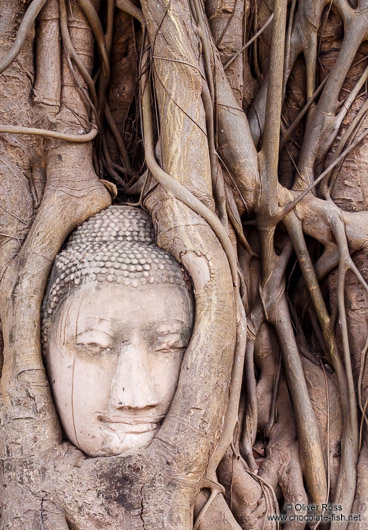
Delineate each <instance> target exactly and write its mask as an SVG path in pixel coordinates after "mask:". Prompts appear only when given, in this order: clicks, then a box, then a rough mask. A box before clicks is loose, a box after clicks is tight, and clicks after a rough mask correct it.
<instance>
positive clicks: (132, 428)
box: [97, 414, 160, 434]
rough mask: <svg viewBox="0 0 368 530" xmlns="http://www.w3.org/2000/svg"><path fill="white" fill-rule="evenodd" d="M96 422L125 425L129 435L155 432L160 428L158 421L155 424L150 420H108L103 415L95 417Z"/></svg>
mask: <svg viewBox="0 0 368 530" xmlns="http://www.w3.org/2000/svg"><path fill="white" fill-rule="evenodd" d="M97 419H98V421H101V422H102V423H108V424H110V425H114V424H115V425H117V424H118V425H125V426H126V427H128V428H129V430H128V429H127V432H129V433H138V434H139V433H145V432H150V431H155V430H156V429H157V428H158V427H159V426H160V421H159V420H158V421H157V420H156V422H153V421H152V420H148V419H145V418H144V419H143V418H139V419H136V420H133V419H125V418H124V419H121V418H109V417H108V416H105V415H103V414H100V415H99V416H97Z"/></svg>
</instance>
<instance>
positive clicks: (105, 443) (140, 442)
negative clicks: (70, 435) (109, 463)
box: [78, 428, 158, 457]
mask: <svg viewBox="0 0 368 530" xmlns="http://www.w3.org/2000/svg"><path fill="white" fill-rule="evenodd" d="M157 432H158V428H157V429H154V430H152V431H149V432H143V433H119V432H110V431H109V430H107V429H106V430H105V429H103V430H101V432H100V436H99V437H98V438H95V439H94V443H91V440H89V441H88V442H89V443H88V444H86V446H85V447H83V445H84V444H83V440H80V439H79V440H78V441H79V448H80V449H82V451H83V452H84V453H86V454H87V455H89V456H92V457H98V456H129V455H132V454H135V453H137V452H138V451H139V450H140V449H145V448H146V447H148V446H149V445H150V443H151V442H152V440H153V438H154V437H155V435H156V434H157ZM87 446H88V447H87Z"/></svg>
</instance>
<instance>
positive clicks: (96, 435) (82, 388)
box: [72, 354, 117, 454]
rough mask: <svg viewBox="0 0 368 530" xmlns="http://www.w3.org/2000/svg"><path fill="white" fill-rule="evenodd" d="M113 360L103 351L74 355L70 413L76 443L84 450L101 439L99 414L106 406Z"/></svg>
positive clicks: (113, 364) (113, 369) (101, 430)
mask: <svg viewBox="0 0 368 530" xmlns="http://www.w3.org/2000/svg"><path fill="white" fill-rule="evenodd" d="M116 366H117V360H116V359H115V358H114V357H113V356H112V355H109V354H107V355H106V356H101V357H96V358H88V359H86V358H84V357H82V356H78V355H76V356H75V364H74V376H73V400H72V401H73V417H74V429H75V433H76V438H77V442H78V446H79V447H80V448H81V449H82V450H83V451H85V452H87V453H88V454H91V452H94V451H96V450H98V448H99V447H100V446H101V445H102V443H103V441H102V438H103V435H102V432H103V426H102V425H101V421H99V416H100V415H106V414H107V412H108V410H109V401H110V392H111V382H112V380H113V378H114V374H115V371H116Z"/></svg>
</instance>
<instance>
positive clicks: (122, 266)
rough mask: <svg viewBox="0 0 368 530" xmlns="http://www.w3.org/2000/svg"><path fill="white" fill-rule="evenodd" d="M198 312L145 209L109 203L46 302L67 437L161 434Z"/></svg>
mask: <svg viewBox="0 0 368 530" xmlns="http://www.w3.org/2000/svg"><path fill="white" fill-rule="evenodd" d="M192 321H193V300H192V295H191V292H190V289H189V288H188V282H187V281H186V279H185V272H184V271H183V269H181V267H180V266H179V264H178V263H177V262H176V261H175V260H174V259H173V258H172V257H171V256H170V255H169V254H167V253H166V252H164V251H163V250H161V249H160V248H159V247H157V246H156V244H155V242H154V234H153V227H152V224H151V221H150V218H149V216H148V215H147V214H146V213H145V212H144V211H143V210H140V209H137V208H134V207H130V206H110V208H108V209H107V210H104V211H102V212H100V213H99V214H97V215H96V216H94V217H92V218H91V219H89V220H88V221H86V222H85V223H83V224H82V225H81V226H80V227H79V228H78V229H77V230H76V231H75V232H74V233H73V234H72V235H71V237H70V238H69V241H68V243H67V244H66V246H65V248H64V249H63V250H62V252H61V253H60V254H59V255H58V256H57V258H56V260H55V263H54V266H53V269H52V273H51V276H50V280H49V284H48V288H47V290H46V294H45V299H44V304H43V351H44V358H45V363H46V368H47V372H48V376H49V380H50V385H51V389H52V392H53V396H54V400H55V404H56V408H57V411H58V414H59V417H60V421H61V424H62V426H63V429H64V432H65V434H66V436H67V437H68V438H69V440H70V441H71V442H72V443H73V444H74V445H76V446H77V447H78V448H79V449H81V450H82V451H83V452H84V453H85V454H87V455H89V456H93V457H95V456H112V455H122V454H123V455H128V454H132V453H134V452H135V451H137V450H139V449H141V448H144V447H147V446H148V445H149V444H150V442H151V441H152V439H153V437H154V436H155V434H156V433H157V431H158V429H159V427H160V424H161V422H162V421H163V419H164V417H165V415H166V413H167V411H168V409H169V407H170V403H171V401H172V398H173V396H174V393H175V389H176V386H177V382H178V378H179V372H180V367H181V362H182V358H183V353H184V351H185V349H186V347H187V345H188V342H189V339H190V336H191V330H192Z"/></svg>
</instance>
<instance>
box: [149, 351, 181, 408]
mask: <svg viewBox="0 0 368 530" xmlns="http://www.w3.org/2000/svg"><path fill="white" fill-rule="evenodd" d="M182 358H183V352H182V351H180V350H176V351H174V350H173V351H171V352H170V353H168V354H166V355H158V356H156V357H153V358H152V359H151V362H150V366H149V370H150V376H151V378H152V381H153V385H154V388H155V391H156V392H157V394H158V396H159V405H158V413H159V414H160V415H162V414H166V412H167V411H168V409H169V407H170V404H171V401H172V399H173V397H174V394H175V390H176V387H177V383H178V379H179V372H180V367H181V363H182Z"/></svg>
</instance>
